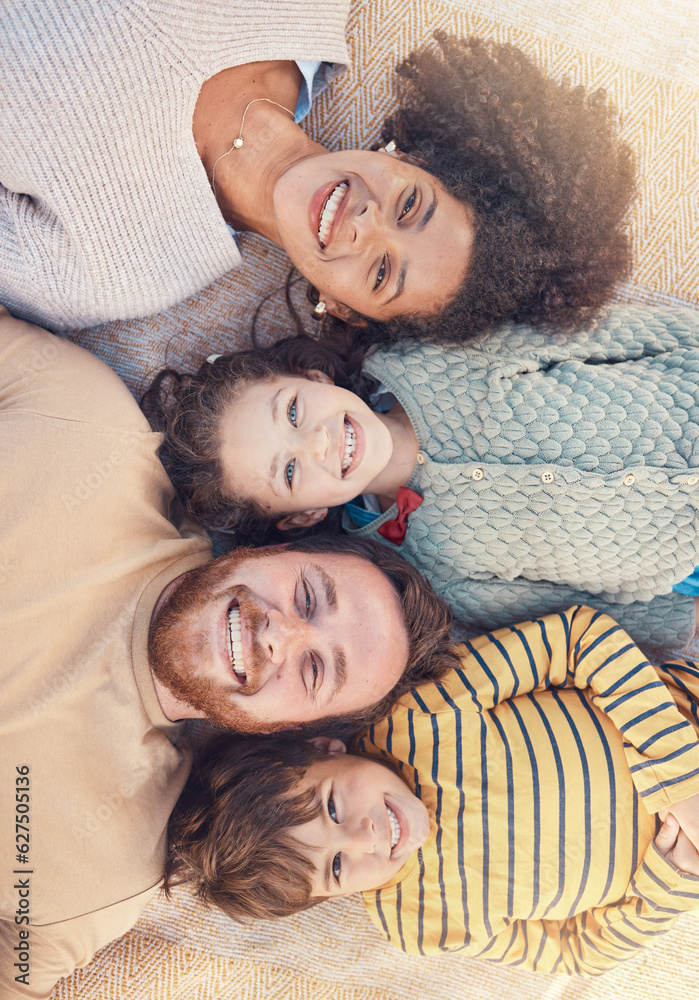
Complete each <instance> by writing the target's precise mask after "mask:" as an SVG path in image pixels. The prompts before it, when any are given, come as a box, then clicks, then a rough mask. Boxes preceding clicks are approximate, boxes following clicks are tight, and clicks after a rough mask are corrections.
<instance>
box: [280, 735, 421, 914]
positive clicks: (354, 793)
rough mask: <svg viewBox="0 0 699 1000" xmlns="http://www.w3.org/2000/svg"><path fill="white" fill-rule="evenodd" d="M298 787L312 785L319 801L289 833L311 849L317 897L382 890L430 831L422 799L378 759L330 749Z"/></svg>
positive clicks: (314, 892)
mask: <svg viewBox="0 0 699 1000" xmlns="http://www.w3.org/2000/svg"><path fill="white" fill-rule="evenodd" d="M335 742H338V741H333V743H335ZM298 787H299V790H305V789H307V788H312V789H313V790H314V791H315V792H316V795H317V797H318V801H319V802H320V805H321V812H320V815H319V816H316V817H315V818H314V819H312V820H310V821H309V822H308V823H303V824H302V825H301V826H297V827H294V828H293V830H291V831H289V832H290V833H291V834H292V836H293V837H295V839H296V840H298V841H299V843H300V844H301V845H302V846H303V847H307V848H308V852H307V856H308V858H309V859H310V861H311V862H312V863H313V866H314V869H315V871H314V874H313V875H312V879H313V892H312V895H313V896H321V897H322V896H347V895H349V894H350V893H353V892H363V891H366V890H369V889H378V888H379V886H382V885H385V884H386V883H387V882H389V881H390V880H391V879H392V878H393V877H394V876H395V875H397V874H398V872H399V871H400V869H401V868H402V867H403V865H404V864H405V862H406V861H407V860H408V858H409V857H410V856H411V855H412V854H414V853H415V851H416V850H417V849H418V848H419V847H421V846H422V844H424V842H425V840H426V839H427V837H428V835H429V832H430V818H429V813H428V812H427V809H426V808H425V806H424V805H423V803H422V802H421V801H420V799H418V798H416V796H415V795H413V793H412V792H411V790H410V789H409V788H408V786H407V785H406V784H405V782H404V781H403V780H402V778H399V777H398V775H397V774H396V773H395V771H392V770H391V769H390V768H388V767H386V766H385V765H383V764H380V763H378V762H377V761H375V760H370V759H368V758H366V757H355V756H353V755H350V754H344V753H331V754H329V755H328V759H327V760H321V761H318V762H317V763H314V764H311V766H310V767H309V768H308V770H307V771H306V774H305V776H304V778H303V781H302V782H301V783H300V785H299V786H298Z"/></svg>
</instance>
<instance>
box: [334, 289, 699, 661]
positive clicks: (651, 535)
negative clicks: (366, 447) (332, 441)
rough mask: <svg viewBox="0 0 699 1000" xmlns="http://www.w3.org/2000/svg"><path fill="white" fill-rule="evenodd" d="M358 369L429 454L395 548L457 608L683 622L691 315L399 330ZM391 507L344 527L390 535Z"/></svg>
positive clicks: (697, 374) (696, 395)
mask: <svg viewBox="0 0 699 1000" xmlns="http://www.w3.org/2000/svg"><path fill="white" fill-rule="evenodd" d="M364 370H365V372H366V373H368V374H369V375H371V376H372V377H373V378H375V379H377V380H379V381H381V382H383V384H384V385H385V386H386V387H387V388H388V389H389V390H390V391H391V392H392V393H393V394H394V395H395V396H396V398H397V399H398V400H399V401H400V402H401V403H402V405H403V406H404V408H405V410H406V411H407V413H408V415H409V417H410V419H411V421H412V423H413V427H414V428H415V433H416V434H417V438H418V442H419V446H420V449H421V451H422V454H423V455H424V459H425V461H424V464H423V465H419V464H416V466H415V469H414V472H413V474H412V476H411V478H410V480H409V482H408V484H407V485H408V486H409V487H410V488H411V489H413V490H416V491H417V492H418V493H420V494H421V495H422V496H423V497H424V502H423V503H422V505H421V506H420V507H419V508H418V509H417V510H416V511H414V512H413V513H412V514H411V515H410V517H409V519H408V530H407V535H406V538H405V541H404V542H403V544H402V546H401V552H402V553H403V555H404V556H405V557H406V558H407V559H408V560H409V561H410V562H412V563H413V564H414V565H415V566H417V567H418V569H420V570H421V571H422V572H423V573H424V574H425V575H426V576H427V577H428V579H429V580H430V581H431V582H432V585H433V586H434V588H435V590H436V591H437V592H438V593H439V594H441V595H442V596H443V597H444V598H446V600H447V601H449V602H450V603H451V604H452V606H453V607H454V610H455V613H456V614H457V616H458V617H460V618H462V619H465V620H466V621H467V622H469V623H470V624H472V625H473V626H475V627H477V628H478V629H490V628H494V627H497V626H500V625H504V624H508V623H512V622H514V621H517V620H522V619H525V618H529V617H532V616H534V615H538V614H542V613H548V612H551V611H556V610H561V609H563V608H565V607H567V606H569V605H570V604H574V603H580V602H585V603H587V604H592V605H593V606H596V607H600V608H602V609H603V610H605V611H607V612H608V613H609V614H611V615H613V616H614V617H616V618H617V619H618V620H619V621H620V623H621V624H622V625H623V626H624V627H625V628H626V629H627V630H628V631H629V632H630V633H631V635H632V636H633V637H634V639H635V640H636V641H638V642H641V643H650V644H659V645H668V644H670V645H673V644H674V645H676V644H678V643H682V642H685V641H687V640H688V639H689V638H690V637H691V635H692V633H693V629H694V604H693V600H692V598H690V597H684V596H682V595H680V594H676V593H671V587H672V585H673V584H674V583H676V582H678V581H680V580H682V579H684V578H685V577H686V576H688V575H689V574H690V573H691V572H692V569H693V568H694V566H695V565H697V564H699V534H698V533H697V503H698V501H699V313H694V312H689V311H687V310H680V309H672V308H652V307H639V306H623V307H614V308H611V309H609V310H608V312H607V313H606V314H605V315H604V316H602V318H601V319H599V320H598V321H597V322H596V323H594V324H593V325H592V326H591V327H590V329H589V330H588V331H585V332H583V333H579V334H576V335H571V336H563V335H553V336H552V335H550V334H544V333H541V332H538V331H536V330H532V329H531V328H529V327H524V326H513V327H506V328H504V329H502V330H499V331H498V332H496V333H491V334H488V335H485V336H482V337H480V338H479V339H477V340H476V341H473V342H471V343H470V344H469V345H468V346H466V347H460V346H454V347H446V348H445V347H436V346H432V345H421V344H414V343H410V344H400V345H398V346H396V347H394V348H391V349H390V350H382V351H378V352H377V353H375V354H374V355H372V356H371V357H370V358H369V359H368V360H367V361H366V362H365V365H364ZM395 516H396V507H395V505H394V506H393V507H392V508H391V509H389V510H387V511H386V512H385V513H384V514H382V515H381V517H379V518H377V520H375V521H373V522H372V523H371V524H369V525H367V526H366V527H363V528H356V527H353V525H352V522H351V521H350V519H349V517H348V515H347V514H346V513H345V515H344V519H343V526H344V528H345V530H346V531H347V532H348V533H350V534H352V535H356V536H359V537H370V538H376V539H377V540H378V541H380V542H383V543H384V544H386V545H390V544H392V543H390V542H386V541H385V540H384V539H383V538H382V536H381V535H379V533H378V528H379V527H380V526H381V525H382V524H383V523H384V522H385V521H387V520H389V519H390V518H393V517H395Z"/></svg>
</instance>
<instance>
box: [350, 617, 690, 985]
mask: <svg viewBox="0 0 699 1000" xmlns="http://www.w3.org/2000/svg"><path fill="white" fill-rule="evenodd" d="M460 652H461V658H462V668H461V669H458V670H453V671H451V672H450V674H449V675H448V676H447V678H446V679H445V680H444V681H442V682H440V683H435V684H428V685H425V686H424V687H421V688H418V689H415V690H413V691H412V692H410V693H409V694H408V695H406V696H404V697H403V698H402V699H401V701H400V702H399V704H398V707H397V709H396V711H395V712H394V714H393V715H392V716H391V717H390V718H388V719H385V720H384V721H383V722H381V723H380V724H378V725H376V726H374V727H372V728H371V729H370V730H369V731H368V733H366V734H365V735H364V736H363V737H362V738H361V739H360V740H359V741H358V750H359V752H363V753H367V754H370V755H372V756H375V757H377V758H379V759H383V760H386V761H388V762H390V763H392V764H393V765H394V766H395V767H396V769H397V770H398V771H399V772H400V773H401V774H402V776H403V777H404V779H405V780H406V782H407V783H408V784H409V785H410V787H411V788H412V789H413V790H414V791H415V793H416V794H417V795H418V796H419V797H420V798H421V799H422V801H423V802H424V803H425V805H426V806H427V808H428V809H429V811H430V817H431V829H430V836H429V838H428V840H427V841H426V843H425V844H424V845H423V847H422V848H421V849H420V850H419V851H418V852H417V854H416V855H415V856H414V857H413V858H412V859H411V860H410V861H409V862H408V863H407V864H406V865H405V866H404V867H403V869H402V870H401V872H400V873H399V875H398V876H397V878H396V879H395V880H394V881H393V883H390V884H389V885H388V886H386V887H384V888H382V889H379V890H377V891H372V892H368V893H365V894H364V898H365V902H366V905H367V908H368V910H369V913H370V915H371V917H372V919H373V920H374V922H375V923H376V924H377V925H378V927H379V928H380V929H381V930H382V931H383V933H384V934H385V935H386V936H387V937H388V939H389V940H390V941H391V942H392V943H394V944H396V945H397V946H398V947H401V948H403V949H404V950H405V951H408V952H411V953H415V954H420V955H427V954H435V953H440V952H443V951H452V950H455V951H461V952H462V953H463V954H466V955H469V956H472V957H476V956H477V957H479V958H481V959H489V960H492V961H497V962H507V963H510V964H513V965H519V966H522V967H524V968H528V969H533V970H537V971H540V972H558V971H560V972H567V973H575V972H582V973H595V972H601V971H603V970H604V969H607V968H609V967H611V966H613V965H615V964H616V963H618V962H620V961H622V960H624V959H626V958H629V957H631V956H632V955H633V954H634V953H635V952H636V951H637V950H638V948H640V947H642V946H644V945H646V944H648V943H649V942H650V941H651V940H652V939H653V938H654V937H656V936H657V935H658V934H660V933H662V932H663V931H665V930H667V929H668V927H669V926H670V925H671V923H672V922H673V920H674V918H675V917H676V915H677V914H678V913H679V912H681V911H683V910H687V909H690V908H693V907H697V906H699V879H695V878H693V877H692V876H688V875H685V874H683V873H680V872H678V871H676V869H674V868H673V867H672V866H671V865H670V864H669V863H668V862H667V861H665V859H664V858H662V857H661V855H660V854H659V853H658V852H657V851H656V849H655V847H654V846H653V844H652V840H653V837H654V836H655V829H656V821H655V817H654V816H653V815H651V813H653V812H655V811H657V810H658V809H661V808H662V807H663V806H666V805H670V804H672V803H673V802H677V801H679V800H681V799H684V798H687V797H688V796H690V795H692V794H694V793H695V792H697V791H699V742H698V741H697V736H696V730H697V729H699V717H698V716H697V707H696V703H695V702H696V701H697V700H699V670H697V668H696V666H695V665H694V664H692V663H690V662H685V661H677V662H676V663H674V665H666V666H665V668H663V669H662V670H657V669H656V668H654V667H653V666H651V665H650V664H649V663H648V661H647V660H646V659H645V657H644V656H643V654H642V653H641V651H640V650H639V649H638V648H637V647H636V646H635V645H634V644H633V643H632V642H631V640H630V639H629V637H628V636H627V635H626V633H625V632H624V631H623V630H622V629H621V628H620V627H619V626H618V625H616V623H615V622H613V621H612V619H611V618H609V617H607V616H606V615H603V614H601V613H599V612H596V611H593V610H591V609H590V608H580V607H577V608H571V609H570V610H569V611H567V612H566V613H564V614H558V615H551V616H549V617H546V618H543V619H540V620H538V621H534V622H526V623H524V624H523V625H519V626H516V627H513V628H509V629H501V630H499V631H498V632H494V633H490V634H488V635H485V636H481V637H480V638H478V639H476V640H474V641H473V642H469V643H466V644H464V645H463V646H462V647H460ZM664 682H665V683H664ZM667 684H671V685H673V686H672V689H671V690H672V694H671V692H670V690H668V687H667V686H666V685H667ZM693 692H694V693H695V698H693V697H692V693H693Z"/></svg>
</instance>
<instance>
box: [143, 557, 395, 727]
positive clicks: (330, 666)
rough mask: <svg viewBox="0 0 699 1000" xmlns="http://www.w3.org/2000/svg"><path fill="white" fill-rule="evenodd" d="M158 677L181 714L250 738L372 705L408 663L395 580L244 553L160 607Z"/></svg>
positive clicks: (351, 568)
mask: <svg viewBox="0 0 699 1000" xmlns="http://www.w3.org/2000/svg"><path fill="white" fill-rule="evenodd" d="M148 654H149V660H150V665H151V669H152V670H153V673H154V674H155V676H156V677H157V679H158V680H159V681H160V682H161V684H163V685H164V686H165V687H166V688H168V689H169V691H170V692H171V693H172V694H174V695H175V696H176V697H177V698H178V699H179V701H180V702H183V703H185V704H186V705H189V706H191V707H192V708H194V709H196V710H197V712H198V713H202V714H204V715H205V716H206V717H207V718H209V719H211V720H212V721H214V722H217V723H219V724H221V725H227V726H233V727H235V728H236V729H238V730H241V731H243V732H259V731H260V730H262V731H272V730H275V729H283V728H285V727H287V726H291V725H295V724H300V723H306V722H313V721H315V720H317V719H321V718H324V717H326V716H334V715H344V714H346V713H348V712H354V711H357V710H359V709H362V708H366V707H367V706H369V705H372V704H374V703H375V702H376V701H378V700H379V699H380V698H382V697H383V696H384V695H386V694H387V693H388V692H389V691H390V690H391V688H393V686H394V685H395V684H396V682H397V681H398V679H399V678H400V676H401V674H402V673H403V670H404V669H405V665H406V662H407V655H408V641H407V636H406V632H405V627H404V625H403V621H402V615H401V609H400V603H399V600H398V597H397V595H396V593H395V591H394V590H393V587H392V586H391V584H390V582H389V580H388V579H387V578H386V577H385V576H384V574H383V573H382V572H381V571H380V570H379V569H377V568H376V567H375V566H373V565H372V564H371V563H369V562H367V561H365V560H364V559H360V558H358V557H357V556H354V555H344V554H340V553H319V552H314V553H303V552H289V551H286V550H281V551H280V550H278V549H264V550H257V551H253V550H249V549H239V550H237V551H236V552H232V553H230V554H229V555H226V556H222V557H221V558H220V559H217V560H215V561H214V562H211V563H207V564H206V565H204V566H201V567H199V568H197V569H195V570H192V571H190V572H189V573H185V574H183V576H181V577H178V578H177V580H175V581H174V582H173V584H171V585H170V587H168V588H167V589H166V591H165V592H164V594H163V596H162V597H161V600H160V601H159V602H158V605H156V608H155V611H154V612H153V618H152V621H151V629H150V636H149V648H148Z"/></svg>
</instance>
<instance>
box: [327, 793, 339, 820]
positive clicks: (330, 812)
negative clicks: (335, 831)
mask: <svg viewBox="0 0 699 1000" xmlns="http://www.w3.org/2000/svg"><path fill="white" fill-rule="evenodd" d="M328 816H329V817H330V819H331V820H332V821H333V823H337V810H336V809H335V802H334V801H333V797H332V795H331V796H330V798H329V799H328Z"/></svg>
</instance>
